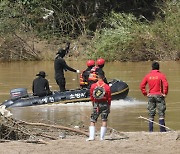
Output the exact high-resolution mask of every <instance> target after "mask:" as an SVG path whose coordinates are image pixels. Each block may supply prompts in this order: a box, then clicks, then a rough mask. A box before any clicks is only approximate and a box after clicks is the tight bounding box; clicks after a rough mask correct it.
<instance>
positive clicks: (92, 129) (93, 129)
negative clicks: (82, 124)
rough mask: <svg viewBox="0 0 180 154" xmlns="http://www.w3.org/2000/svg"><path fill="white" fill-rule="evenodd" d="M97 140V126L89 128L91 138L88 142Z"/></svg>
mask: <svg viewBox="0 0 180 154" xmlns="http://www.w3.org/2000/svg"><path fill="white" fill-rule="evenodd" d="M94 139H95V126H89V138H88V139H87V140H86V141H93V140H94Z"/></svg>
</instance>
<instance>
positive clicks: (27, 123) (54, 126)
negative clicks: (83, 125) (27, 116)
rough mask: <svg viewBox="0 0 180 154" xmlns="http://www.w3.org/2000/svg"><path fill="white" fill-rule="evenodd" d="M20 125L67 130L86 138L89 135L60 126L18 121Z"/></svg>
mask: <svg viewBox="0 0 180 154" xmlns="http://www.w3.org/2000/svg"><path fill="white" fill-rule="evenodd" d="M19 122H20V124H26V125H34V126H44V127H52V128H57V129H63V130H69V131H72V132H75V133H78V134H82V135H86V136H88V135H89V134H88V133H87V132H84V131H82V130H79V129H73V128H70V127H65V126H60V125H49V124H44V123H31V122H26V121H22V120H20V121H19Z"/></svg>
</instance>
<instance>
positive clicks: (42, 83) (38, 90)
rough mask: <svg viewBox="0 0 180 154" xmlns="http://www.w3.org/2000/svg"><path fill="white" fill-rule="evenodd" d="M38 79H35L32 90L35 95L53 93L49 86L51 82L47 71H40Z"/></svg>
mask: <svg viewBox="0 0 180 154" xmlns="http://www.w3.org/2000/svg"><path fill="white" fill-rule="evenodd" d="M36 76H38V77H37V78H36V79H34V80H33V85H32V92H33V95H34V96H47V95H51V94H52V92H51V91H50V88H49V82H48V80H47V79H45V77H46V73H45V72H44V71H40V72H39V73H38V74H36Z"/></svg>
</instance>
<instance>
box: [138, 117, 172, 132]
mask: <svg viewBox="0 0 180 154" xmlns="http://www.w3.org/2000/svg"><path fill="white" fill-rule="evenodd" d="M138 118H140V119H144V120H147V121H150V122H153V123H154V124H156V125H159V126H161V127H164V128H166V129H167V130H169V131H174V130H172V129H170V128H169V127H167V126H164V125H161V124H159V123H157V122H155V121H152V120H150V119H148V118H145V117H143V116H139V117H138Z"/></svg>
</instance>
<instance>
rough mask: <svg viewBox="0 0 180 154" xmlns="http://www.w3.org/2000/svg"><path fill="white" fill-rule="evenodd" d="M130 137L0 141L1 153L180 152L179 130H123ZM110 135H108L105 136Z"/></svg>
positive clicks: (171, 153) (104, 153)
mask: <svg viewBox="0 0 180 154" xmlns="http://www.w3.org/2000/svg"><path fill="white" fill-rule="evenodd" d="M123 134H124V135H126V136H128V137H129V138H128V139H121V138H114V140H113V139H111V140H110V139H109V140H104V141H99V138H98V136H97V137H96V140H95V141H90V142H87V141H86V137H85V136H66V138H65V139H58V140H50V141H48V142H47V144H35V143H24V142H22V141H10V142H5V143H0V153H1V154H5V153H9V154H20V153H22V154H29V153H31V154H59V153H61V154H70V153H74V154H92V153H97V154H101V153H102V154H109V153H112V154H120V153H121V154H150V153H153V154H176V153H180V148H179V145H180V139H177V137H178V134H180V131H176V132H167V133H159V132H153V133H148V132H123ZM106 137H107V138H108V136H106Z"/></svg>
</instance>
